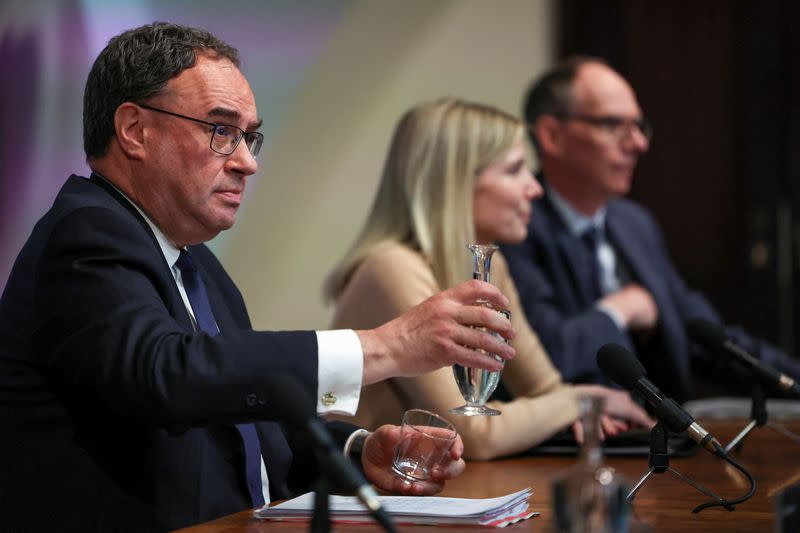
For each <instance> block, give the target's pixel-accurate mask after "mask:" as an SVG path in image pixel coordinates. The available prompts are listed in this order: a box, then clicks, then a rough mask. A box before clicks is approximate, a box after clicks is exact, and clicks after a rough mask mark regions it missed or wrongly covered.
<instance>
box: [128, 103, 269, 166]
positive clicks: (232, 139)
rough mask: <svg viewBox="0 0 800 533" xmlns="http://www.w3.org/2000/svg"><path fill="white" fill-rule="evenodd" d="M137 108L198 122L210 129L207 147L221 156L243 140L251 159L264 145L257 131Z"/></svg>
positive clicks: (155, 108)
mask: <svg viewBox="0 0 800 533" xmlns="http://www.w3.org/2000/svg"><path fill="white" fill-rule="evenodd" d="M137 105H138V106H139V107H143V108H145V109H149V110H150V111H156V112H157V113H164V114H165V115H172V116H173V117H178V118H184V119H186V120H191V121H193V122H199V123H200V124H205V125H206V126H210V127H211V132H212V133H211V144H210V145H209V146H210V147H211V149H212V150H214V151H215V152H217V153H218V154H222V155H231V154H232V153H233V151H234V150H236V147H237V146H239V142H240V141H241V140H242V139H244V143H245V145H247V149H248V150H250V153H251V154H253V157H256V156H257V155H258V152H259V151H260V150H261V145H262V144H263V143H264V135H263V134H261V133H259V132H257V131H244V130H243V129H242V128H237V127H236V126H231V125H230V124H215V123H214V122H207V121H205V120H200V119H199V118H192V117H187V116H186V115H181V114H179V113H173V112H172V111H166V110H164V109H159V108H157V107H153V106H149V105H146V104H137Z"/></svg>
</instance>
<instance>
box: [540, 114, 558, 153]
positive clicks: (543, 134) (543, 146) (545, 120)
mask: <svg viewBox="0 0 800 533" xmlns="http://www.w3.org/2000/svg"><path fill="white" fill-rule="evenodd" d="M533 133H534V135H536V140H537V141H539V149H540V151H541V152H542V154H546V155H548V156H551V157H553V156H556V157H558V156H561V155H562V154H563V153H564V150H565V148H564V137H565V136H564V125H563V123H562V122H561V121H560V120H558V119H557V118H556V117H554V116H552V115H542V116H541V117H539V118H538V120H536V122H535V123H534V125H533Z"/></svg>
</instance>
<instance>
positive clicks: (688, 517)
mask: <svg viewBox="0 0 800 533" xmlns="http://www.w3.org/2000/svg"><path fill="white" fill-rule="evenodd" d="M746 422H747V421H744V420H743V421H738V422H707V423H704V424H703V426H704V427H706V429H708V430H709V431H711V432H712V433H713V434H714V435H715V436H717V438H718V439H719V440H720V442H722V443H723V445H725V444H727V443H728V442H730V440H731V439H732V438H733V437H734V436H735V435H736V434H737V433H738V432H739V430H740V429H741V428H742V427H744V425H745V423H746ZM785 426H786V427H787V428H789V429H791V430H792V431H794V432H795V433H800V423H798V422H792V423H790V424H785ZM743 444H744V445H743V447H742V449H740V450H738V451H736V452H734V453H733V455H732V457H733V458H734V459H735V460H736V461H737V462H739V463H740V464H742V465H743V466H744V467H745V468H747V469H748V470H749V471H750V473H751V474H752V475H753V477H755V479H756V482H757V487H756V494H755V495H754V496H753V498H752V499H750V500H749V501H747V502H745V503H743V504H740V505H739V506H737V508H736V510H735V511H732V512H731V511H727V510H725V509H720V508H712V509H708V510H705V511H703V512H701V513H699V514H692V513H691V510H692V509H693V508H694V507H695V506H697V505H698V504H700V503H702V502H705V501H708V499H709V498H708V497H707V496H705V495H703V494H701V493H700V492H698V491H697V490H696V489H694V488H692V487H691V486H689V485H688V484H686V483H685V482H684V481H682V480H680V479H678V478H677V477H676V476H674V475H672V474H671V473H668V472H667V473H664V474H653V475H652V476H651V477H650V478H649V479H648V480H647V482H646V483H645V485H644V487H642V489H641V490H640V491H639V493H638V494H637V495H636V498H635V500H634V502H633V510H634V516H635V517H636V519H637V521H638V523H640V524H644V525H645V527H642V528H640V529H641V530H643V531H648V532H649V531H652V532H654V533H656V532H662V531H663V532H676V531H679V532H680V533H692V532H697V531H726V532H738V531H741V532H748V533H752V532H766V531H772V530H773V526H774V511H773V505H774V503H773V499H774V496H775V494H776V493H777V492H778V491H780V490H781V489H783V488H785V487H787V486H788V485H791V484H794V483H797V482H800V444H798V443H797V442H795V441H792V440H790V439H789V438H788V437H786V436H785V435H782V434H781V433H779V432H777V431H775V430H774V429H772V428H769V427H761V428H755V429H754V430H753V431H752V432H751V433H750V434H749V435H748V436H747V438H745V440H744V443H743ZM574 461H575V459H574V458H570V457H521V458H513V459H506V460H500V461H491V462H485V461H476V462H469V463H468V464H467V469H466V472H464V474H463V475H461V476H460V477H459V478H458V479H455V480H453V481H451V482H449V483H448V484H447V487H446V488H445V490H444V491H443V492H442V493H441V495H442V496H453V497H465V498H489V497H495V496H501V495H504V494H508V493H510V492H513V491H516V490H519V489H522V488H524V487H527V486H531V487H533V491H534V492H533V497H532V498H531V509H533V510H536V511H541V513H542V514H541V516H539V517H536V518H531V519H529V520H526V521H523V522H519V523H517V524H514V525H511V526H509V527H507V528H505V529H504V531H550V526H551V520H552V513H551V494H550V482H551V480H552V479H553V478H554V477H555V476H557V475H558V474H559V473H560V472H563V471H564V470H565V469H567V468H568V467H570V466H571V465H572V464H574ZM606 463H607V464H608V465H610V466H613V467H614V468H615V469H616V470H617V472H618V473H620V474H621V475H622V476H624V477H625V478H626V479H627V480H628V481H629V482H630V483H631V484H633V483H635V482H636V481H638V480H639V478H641V476H642V475H643V474H644V472H645V471H646V470H647V468H648V465H647V458H646V457H624V458H623V457H608V458H606ZM670 466H672V467H673V468H675V469H676V470H678V471H680V472H682V473H683V474H686V475H688V476H689V477H692V478H693V479H695V480H697V481H699V482H700V483H702V484H703V485H705V486H706V487H708V488H709V489H711V490H713V491H714V492H716V493H717V494H719V495H721V496H723V497H727V498H734V497H738V496H740V495H742V494H744V493H745V491H746V490H747V488H748V486H749V485H748V484H747V481H746V480H745V478H744V477H743V476H742V475H741V474H740V473H739V472H738V471H736V470H735V469H734V468H733V467H731V466H730V465H728V464H727V463H725V462H724V461H722V460H720V459H717V458H715V457H713V456H711V455H710V454H708V453H706V452H704V451H703V450H698V451H697V453H695V454H694V455H693V456H691V457H687V458H672V459H671V460H670ZM251 515H252V513H251V512H250V511H245V512H241V513H237V514H234V515H230V516H227V517H224V518H220V519H218V520H215V521H213V522H208V523H206V524H202V525H198V526H194V527H191V528H187V529H184V530H181V531H182V532H183V533H212V532H213V533H223V532H224V533H241V532H247V533H258V532H261V533H264V532H275V531H308V524H287V523H280V522H261V521H257V520H254V519H252V517H251ZM335 529H336V530H337V531H345V530H348V531H349V530H352V531H358V532H365V533H366V532H372V531H380V529H379V528H378V527H377V526H376V525H373V524H370V525H359V526H346V525H340V524H336V525H335ZM398 529H399V530H400V531H412V530H413V531H432V528H431V527H429V526H399V527H398ZM450 530H451V531H455V530H456V529H455V528H451V529H450ZM457 530H458V531H475V532H477V531H482V532H484V533H485V532H486V531H487V529H486V528H484V527H479V526H476V527H472V528H469V527H467V528H464V527H459V528H457Z"/></svg>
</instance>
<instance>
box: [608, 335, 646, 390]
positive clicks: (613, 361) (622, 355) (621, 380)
mask: <svg viewBox="0 0 800 533" xmlns="http://www.w3.org/2000/svg"><path fill="white" fill-rule="evenodd" d="M597 365H598V366H599V367H600V369H601V370H602V371H603V373H604V374H605V375H606V376H607V377H608V378H609V379H610V380H612V381H613V382H615V383H617V384H619V385H621V386H622V387H625V388H626V389H635V388H636V382H637V381H638V380H639V378H641V377H642V376H644V375H645V374H646V372H645V371H644V367H643V366H642V363H640V362H639V359H637V357H636V356H635V355H633V354H632V353H631V352H629V351H628V350H626V349H625V348H624V347H623V346H620V345H619V344H616V343H613V342H611V343H608V344H604V345H603V346H602V347H601V348H600V349H599V350H598V351H597Z"/></svg>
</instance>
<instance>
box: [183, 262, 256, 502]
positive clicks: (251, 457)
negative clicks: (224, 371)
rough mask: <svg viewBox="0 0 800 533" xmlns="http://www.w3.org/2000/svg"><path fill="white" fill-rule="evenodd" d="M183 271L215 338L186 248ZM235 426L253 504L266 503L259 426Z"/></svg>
mask: <svg viewBox="0 0 800 533" xmlns="http://www.w3.org/2000/svg"><path fill="white" fill-rule="evenodd" d="M175 264H176V265H177V267H178V269H180V271H181V280H182V281H183V288H184V289H186V296H188V297H189V303H190V304H191V306H192V311H193V312H194V318H195V321H196V322H197V329H198V330H200V331H203V332H205V333H208V334H209V335H211V336H212V337H213V336H215V335H216V334H217V333H219V328H218V327H217V321H216V320H214V313H213V312H212V311H211V304H209V303H208V295H207V294H206V288H205V285H204V284H203V280H202V279H201V278H200V273H199V272H198V271H197V268H196V266H195V264H194V259H192V256H191V255H189V252H187V251H186V250H181V254H180V256H179V257H178V261H177V262H176V263H175ZM236 429H238V430H239V434H240V435H241V436H242V442H243V443H244V456H245V474H246V477H247V488H248V489H249V490H250V498H251V499H252V501H253V507H260V506H262V505H264V492H263V490H262V487H261V446H260V445H259V443H258V435H257V434H256V427H255V426H254V425H253V424H236Z"/></svg>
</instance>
